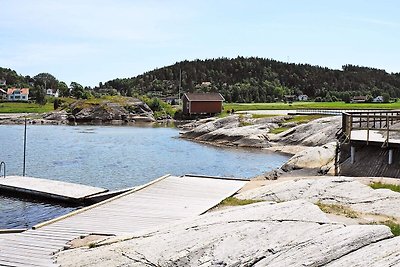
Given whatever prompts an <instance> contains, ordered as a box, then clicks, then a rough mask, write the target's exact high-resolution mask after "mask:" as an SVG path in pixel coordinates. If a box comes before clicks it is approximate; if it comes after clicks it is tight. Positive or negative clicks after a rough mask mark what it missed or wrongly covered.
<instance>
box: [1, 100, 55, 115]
mask: <svg viewBox="0 0 400 267" xmlns="http://www.w3.org/2000/svg"><path fill="white" fill-rule="evenodd" d="M52 110H53V103H47V104H46V105H43V106H42V105H39V104H35V103H21V102H0V113H44V112H49V111H52Z"/></svg>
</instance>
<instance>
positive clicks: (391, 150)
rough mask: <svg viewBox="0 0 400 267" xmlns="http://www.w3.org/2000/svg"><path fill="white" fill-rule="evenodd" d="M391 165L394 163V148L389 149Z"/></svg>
mask: <svg viewBox="0 0 400 267" xmlns="http://www.w3.org/2000/svg"><path fill="white" fill-rule="evenodd" d="M388 163H389V165H391V164H392V163H393V149H389V162H388Z"/></svg>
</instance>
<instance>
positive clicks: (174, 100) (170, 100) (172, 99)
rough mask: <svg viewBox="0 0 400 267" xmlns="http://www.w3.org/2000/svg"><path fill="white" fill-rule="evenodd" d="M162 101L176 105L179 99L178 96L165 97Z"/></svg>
mask: <svg viewBox="0 0 400 267" xmlns="http://www.w3.org/2000/svg"><path fill="white" fill-rule="evenodd" d="M163 101H164V102H165V103H168V104H170V105H177V104H178V103H179V97H178V96H167V97H165V98H164V99H163Z"/></svg>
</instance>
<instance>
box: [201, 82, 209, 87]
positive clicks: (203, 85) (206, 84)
mask: <svg viewBox="0 0 400 267" xmlns="http://www.w3.org/2000/svg"><path fill="white" fill-rule="evenodd" d="M200 86H201V87H209V86H211V82H201V84H200Z"/></svg>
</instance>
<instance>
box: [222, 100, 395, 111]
mask: <svg viewBox="0 0 400 267" xmlns="http://www.w3.org/2000/svg"><path fill="white" fill-rule="evenodd" d="M399 108H400V102H394V103H345V102H294V103H292V104H287V103H283V102H282V103H225V104H224V110H231V109H234V110H235V111H243V110H268V109H399Z"/></svg>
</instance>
